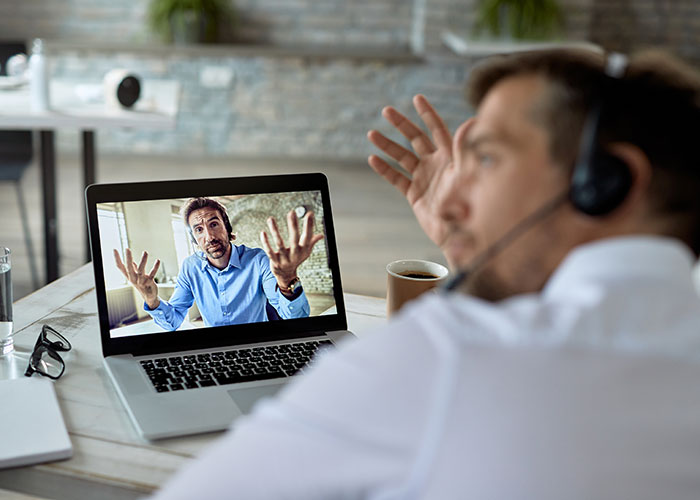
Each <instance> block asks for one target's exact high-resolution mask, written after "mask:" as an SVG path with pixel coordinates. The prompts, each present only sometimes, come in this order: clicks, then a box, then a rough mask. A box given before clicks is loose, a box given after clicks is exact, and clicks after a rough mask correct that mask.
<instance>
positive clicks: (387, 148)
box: [367, 130, 419, 173]
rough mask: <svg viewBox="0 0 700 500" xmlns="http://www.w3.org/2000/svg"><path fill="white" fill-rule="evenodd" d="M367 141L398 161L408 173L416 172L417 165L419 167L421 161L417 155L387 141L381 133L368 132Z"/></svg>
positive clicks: (389, 140)
mask: <svg viewBox="0 0 700 500" xmlns="http://www.w3.org/2000/svg"><path fill="white" fill-rule="evenodd" d="M367 139H369V141H370V142H371V143H372V144H374V145H375V146H377V147H378V148H379V149H381V150H382V151H384V152H385V153H386V154H387V155H389V156H390V157H392V158H393V159H394V160H396V161H397V162H398V163H399V165H401V166H402V167H403V168H404V169H406V170H407V171H408V172H411V173H412V172H413V171H414V170H415V168H416V165H418V162H419V159H418V157H417V156H416V155H414V154H413V153H412V152H410V151H409V150H408V149H406V148H404V147H403V146H401V145H399V144H398V143H396V142H394V141H392V140H391V139H387V137H386V136H385V135H384V134H382V133H381V132H377V131H376V130H370V131H369V132H367Z"/></svg>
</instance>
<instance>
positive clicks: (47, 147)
mask: <svg viewBox="0 0 700 500" xmlns="http://www.w3.org/2000/svg"><path fill="white" fill-rule="evenodd" d="M78 83H79V82H70V81H52V82H51V88H50V100H51V110H50V111H45V112H36V111H32V110H31V106H30V99H29V88H28V86H24V87H21V88H19V89H13V90H0V129H5V130H25V129H28V130H39V135H40V143H41V144H40V152H41V174H42V176H41V179H42V187H43V199H44V241H45V253H46V281H47V282H51V281H53V280H55V279H56V278H58V224H57V210H56V160H55V149H54V130H56V129H60V128H77V129H79V130H81V131H82V158H83V183H84V185H85V186H88V185H89V184H92V183H94V182H95V130H97V129H105V128H124V127H133V128H136V127H138V128H148V129H160V130H172V129H174V128H175V125H176V118H177V110H178V101H179V94H180V85H179V83H177V82H174V81H165V80H146V81H144V82H142V87H141V91H142V93H141V98H140V99H139V101H137V103H136V105H135V106H134V107H133V108H132V109H129V110H122V109H109V108H107V107H106V106H105V105H104V103H103V102H99V103H85V102H83V101H81V100H80V99H79V98H78V96H77V94H76V93H75V88H76V85H77V84H78ZM87 255H88V256H89V255H90V249H89V247H88V248H87Z"/></svg>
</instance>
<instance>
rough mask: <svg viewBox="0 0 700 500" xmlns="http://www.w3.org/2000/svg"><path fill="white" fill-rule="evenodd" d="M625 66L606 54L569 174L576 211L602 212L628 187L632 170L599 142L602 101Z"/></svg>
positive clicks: (611, 92) (623, 61)
mask: <svg viewBox="0 0 700 500" xmlns="http://www.w3.org/2000/svg"><path fill="white" fill-rule="evenodd" d="M625 66H626V58H625V57H624V56H622V55H621V54H611V55H610V56H609V57H608V61H607V68H606V75H607V76H606V77H605V81H604V82H603V88H602V89H601V93H600V94H601V95H600V96H599V98H598V102H596V103H595V104H594V105H593V107H592V109H591V111H590V113H589V114H588V116H587V117H586V122H585V124H584V127H583V132H582V133H581V141H580V144H579V154H578V158H577V159H576V165H575V166H574V170H573V173H572V176H571V188H570V190H569V199H570V201H571V204H572V205H573V206H574V207H575V208H576V209H577V210H579V211H580V212H582V213H584V214H586V215H591V216H603V215H607V214H609V213H611V212H612V211H613V210H615V209H616V208H617V207H619V206H620V205H621V204H622V203H623V202H624V201H625V198H627V194H628V193H629V191H630V188H631V187H632V174H631V172H630V169H629V167H628V166H627V164H626V163H625V162H624V161H623V160H622V159H621V158H619V157H617V156H615V155H613V154H612V153H610V152H608V151H606V150H605V149H604V148H603V146H602V145H601V144H600V139H599V132H600V130H599V129H600V122H601V116H602V115H603V113H604V111H605V107H606V103H608V102H610V101H611V100H612V99H614V98H615V95H616V93H615V92H614V91H615V89H617V88H619V86H620V81H619V79H620V78H621V77H622V75H623V73H624V70H625Z"/></svg>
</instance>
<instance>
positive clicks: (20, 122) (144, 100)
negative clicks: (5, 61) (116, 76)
mask: <svg viewBox="0 0 700 500" xmlns="http://www.w3.org/2000/svg"><path fill="white" fill-rule="evenodd" d="M79 85H81V82H77V81H67V80H52V81H51V86H50V92H49V93H50V102H51V109H50V110H49V111H32V110H31V106H30V98H29V86H28V85H25V86H23V87H21V88H19V89H11V90H0V129H41V128H44V129H55V128H77V129H83V130H85V129H104V128H122V127H138V128H139V129H144V128H148V129H163V130H171V129H174V128H175V125H176V118H177V109H178V100H179V94H180V85H179V83H178V82H175V81H170V80H145V81H144V82H143V85H142V92H141V97H140V98H139V100H138V101H137V102H136V104H135V105H134V107H133V108H132V109H116V108H109V107H107V106H106V105H105V103H104V100H100V101H97V102H84V101H82V100H81V99H80V98H79V97H78V94H77V93H76V89H77V88H78V86H79ZM97 86H98V87H99V85H97ZM98 91H99V89H98Z"/></svg>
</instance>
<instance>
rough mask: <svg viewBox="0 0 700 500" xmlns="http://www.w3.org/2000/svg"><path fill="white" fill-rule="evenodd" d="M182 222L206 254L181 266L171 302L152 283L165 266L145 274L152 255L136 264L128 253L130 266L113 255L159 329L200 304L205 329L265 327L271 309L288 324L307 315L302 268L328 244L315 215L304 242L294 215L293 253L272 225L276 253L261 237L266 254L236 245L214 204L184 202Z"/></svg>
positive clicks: (308, 218)
mask: <svg viewBox="0 0 700 500" xmlns="http://www.w3.org/2000/svg"><path fill="white" fill-rule="evenodd" d="M182 218H183V222H184V224H185V226H186V227H187V230H188V231H189V233H190V235H191V236H192V239H193V240H194V242H195V243H196V244H197V246H198V248H199V250H201V252H202V254H201V255H199V254H195V255H190V256H189V257H187V258H186V259H185V260H184V262H183V264H182V267H181V269H180V273H179V274H178V277H177V284H176V287H175V291H174V292H173V295H172V297H171V298H170V300H167V301H166V300H162V299H160V298H159V297H158V285H157V284H156V282H155V281H154V277H155V275H156V272H157V271H158V267H159V266H160V260H156V261H155V263H154V264H153V267H152V268H151V270H150V271H149V272H146V262H147V260H148V253H147V252H143V254H142V256H141V260H140V262H139V264H138V265H137V264H136V263H135V262H134V259H133V256H132V254H131V250H130V249H128V248H127V249H126V258H125V260H126V262H125V264H126V265H125V264H124V263H123V262H122V260H121V257H120V256H119V252H118V251H117V250H116V249H115V250H114V259H115V262H116V265H117V267H118V268H119V270H120V271H121V272H122V274H124V276H125V277H126V278H127V280H128V281H129V282H130V283H131V284H132V285H133V286H134V288H136V290H138V291H139V293H140V294H141V296H142V297H143V300H144V310H145V311H146V312H148V314H150V315H151V316H152V317H153V319H154V320H155V322H156V324H157V325H159V326H160V327H162V328H164V329H166V330H177V328H178V327H179V326H180V325H181V324H182V321H183V320H184V318H185V315H186V314H187V310H188V309H189V308H190V307H191V306H192V304H193V302H194V301H195V300H196V301H197V307H198V308H199V312H200V313H201V315H202V319H203V320H204V324H205V325H206V326H222V325H234V324H241V323H254V322H260V321H267V320H268V319H269V316H268V314H269V313H268V311H267V310H268V309H269V307H268V304H269V306H270V307H272V308H274V310H275V311H276V313H277V314H278V315H279V317H281V318H284V319H289V318H304V317H308V316H309V311H310V309H309V301H308V300H307V298H306V294H305V293H304V290H303V288H302V285H301V280H300V279H299V277H298V276H297V268H298V267H299V266H300V265H301V263H302V262H304V261H305V260H306V259H307V258H308V257H309V255H311V250H312V249H313V247H314V245H315V244H316V243H318V242H319V241H320V240H321V239H323V235H321V234H316V235H315V234H313V227H314V214H313V212H308V213H307V214H306V215H305V216H304V219H303V231H302V234H301V235H299V227H298V220H297V216H296V213H295V212H294V210H291V211H290V212H289V214H288V215H287V225H288V229H289V238H290V245H289V246H286V245H285V244H284V241H283V240H282V236H281V235H280V232H279V229H278V227H277V222H276V221H275V219H274V218H273V217H270V218H268V220H267V223H268V226H269V228H270V232H271V233H272V237H273V238H274V240H275V243H276V245H277V249H276V250H275V249H273V248H272V245H271V244H270V241H269V239H268V237H267V233H266V232H265V231H263V232H262V233H261V235H260V239H261V241H262V243H263V247H264V251H263V250H262V249H260V248H249V247H246V246H245V245H234V244H233V241H234V240H235V239H236V236H235V235H234V234H233V227H232V226H231V222H230V220H229V218H228V215H227V214H226V208H225V207H224V206H223V205H222V204H221V203H219V202H218V201H216V200H214V199H211V198H191V199H189V200H187V202H186V203H185V205H184V206H183V207H182Z"/></svg>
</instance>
